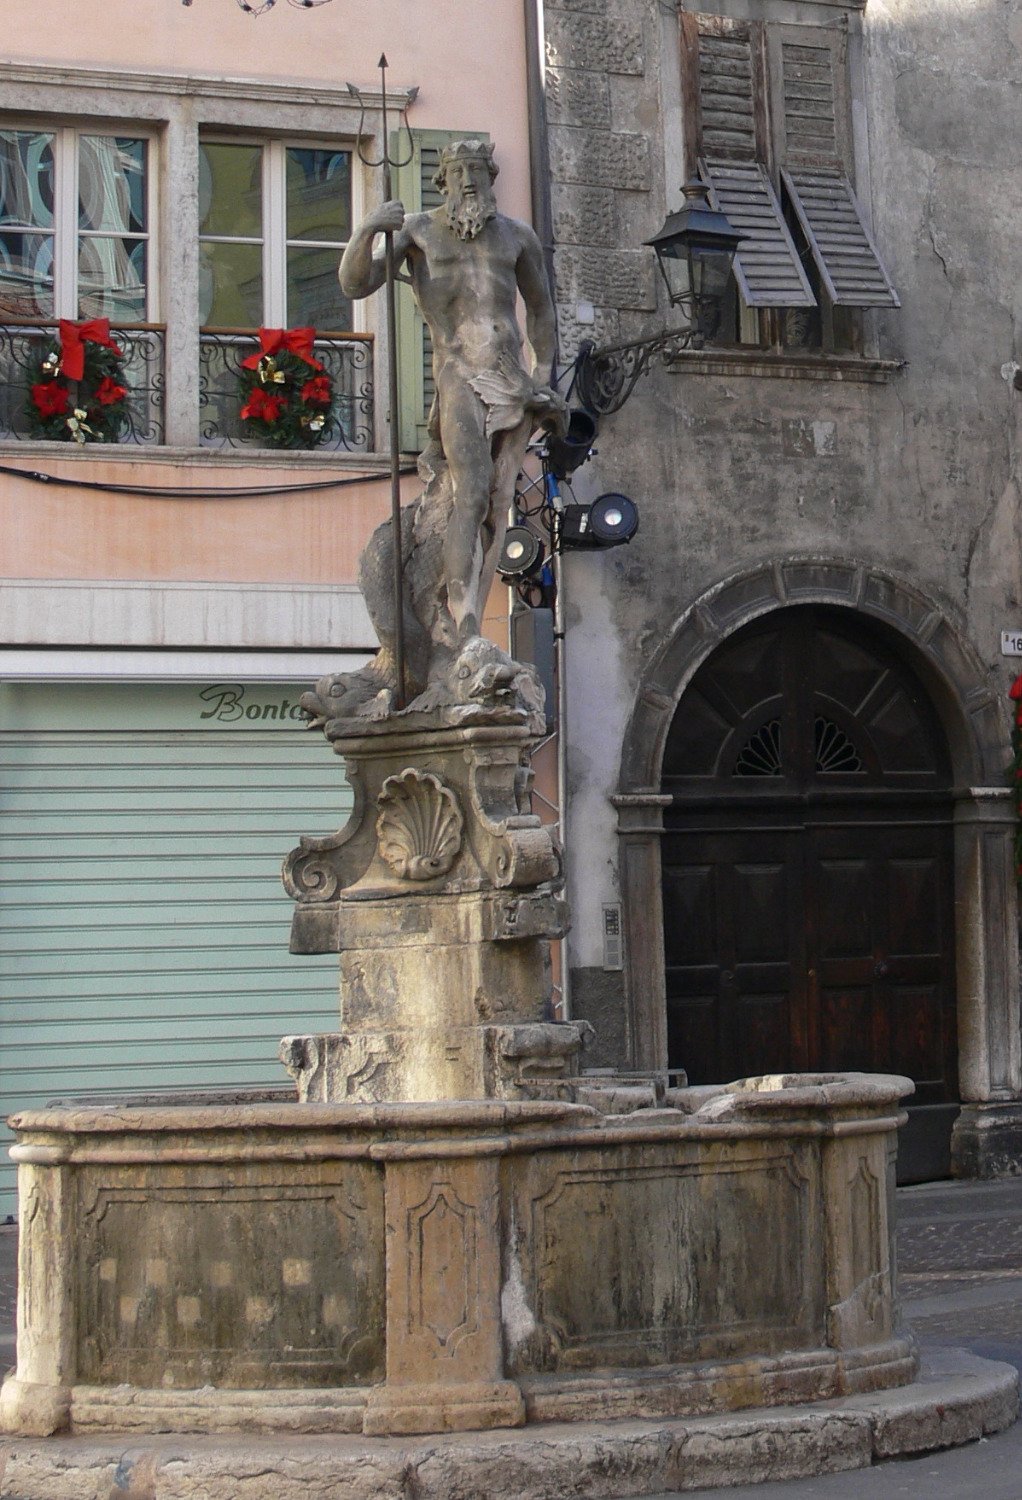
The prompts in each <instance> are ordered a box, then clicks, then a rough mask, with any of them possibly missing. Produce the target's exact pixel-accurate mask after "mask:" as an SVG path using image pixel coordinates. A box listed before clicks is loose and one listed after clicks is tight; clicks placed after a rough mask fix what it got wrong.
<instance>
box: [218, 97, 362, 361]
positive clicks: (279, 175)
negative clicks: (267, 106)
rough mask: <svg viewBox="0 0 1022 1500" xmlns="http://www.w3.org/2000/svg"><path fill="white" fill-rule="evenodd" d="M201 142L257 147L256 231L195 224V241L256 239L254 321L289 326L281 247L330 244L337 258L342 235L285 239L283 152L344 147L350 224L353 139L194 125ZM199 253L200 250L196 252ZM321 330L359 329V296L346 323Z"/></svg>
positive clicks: (355, 210)
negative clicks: (258, 311) (258, 280)
mask: <svg viewBox="0 0 1022 1500" xmlns="http://www.w3.org/2000/svg"><path fill="white" fill-rule="evenodd" d="M204 146H257V147H259V148H260V149H261V151H262V237H261V238H257V237H256V236H253V235H221V234H204V233H203V232H202V229H201V224H200V227H199V235H198V243H199V245H200V246H201V245H203V244H228V245H232V244H233V245H261V246H262V278H263V319H262V322H261V323H260V324H258V325H256V326H257V327H263V328H286V327H290V326H292V322H291V321H289V319H288V315H287V252H288V250H289V249H290V248H291V246H292V245H303V246H307V247H308V248H310V249H317V248H318V249H330V250H336V251H337V252H338V264H339V263H340V257H341V255H342V254H343V253H344V250H345V247H346V245H347V243H348V241H346V240H345V241H336V242H335V241H333V240H289V239H288V237H287V153H288V151H289V150H310V151H336V152H342V151H343V152H345V153H346V154H347V155H348V156H349V157H350V159H351V170H350V173H349V181H350V183H351V200H350V207H351V226H352V230H354V228H355V226H356V225H357V224H358V223H359V222H360V221H361V218H362V207H363V205H362V197H363V177H364V174H363V173H362V172H361V171H360V170H359V158H358V150H357V147H356V145H355V143H354V142H351V143H348V142H347V141H343V140H339V139H337V138H336V137H335V138H334V139H329V138H327V137H325V136H318V137H312V136H291V135H288V134H275V135H269V134H267V135H252V134H244V133H240V132H224V131H222V130H210V129H203V128H201V127H200V129H199V131H198V149H199V154H200V161H201V153H202V149H203V147H204ZM200 253H201V252H200ZM217 328H218V325H217V324H214V323H202V322H200V323H199V331H200V333H207V332H215V331H217ZM317 331H318V332H319V333H322V334H324V335H325V336H326V335H331V334H342V333H365V332H366V331H367V329H366V316H365V304H364V303H363V302H353V303H352V320H351V327H350V328H321V329H318V330H317Z"/></svg>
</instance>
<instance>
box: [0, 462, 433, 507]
mask: <svg viewBox="0 0 1022 1500" xmlns="http://www.w3.org/2000/svg"><path fill="white" fill-rule="evenodd" d="M415 472H416V469H415V465H414V464H410V465H408V466H406V467H402V468H400V469H398V473H399V474H414V473H415ZM0 474H10V475H13V476H14V478H16V479H30V480H32V481H33V483H35V484H59V485H63V486H64V488H65V489H72V490H99V491H100V492H101V493H103V494H111V495H141V496H143V497H145V498H147V499H151V500H251V499H256V498H258V497H259V496H269V495H298V494H303V493H304V494H307V493H308V492H310V491H313V490H333V489H338V488H340V486H342V485H346V484H375V483H378V482H380V481H382V480H384V479H385V480H387V481H388V482H389V480H390V470H389V469H388V470H387V471H386V473H382V474H349V475H345V476H344V478H343V479H317V480H315V481H313V482H311V483H309V484H284V485H268V484H261V485H257V484H250V485H239V486H237V487H236V488H231V487H230V486H226V487H224V488H221V489H216V490H214V489H199V488H195V489H188V488H186V487H185V486H183V485H182V486H167V487H166V488H162V487H161V486H160V485H154V484H149V485H147V484H101V483H100V481H99V480H98V479H69V478H65V477H63V476H62V475H60V474H47V473H46V471H45V470H44V469H19V468H17V467H16V466H15V465H14V464H0Z"/></svg>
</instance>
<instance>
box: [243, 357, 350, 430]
mask: <svg viewBox="0 0 1022 1500" xmlns="http://www.w3.org/2000/svg"><path fill="white" fill-rule="evenodd" d="M315 341H316V330H315V329H314V328H288V329H285V328H260V330H259V350H258V352H257V353H255V354H250V355H249V356H248V358H247V359H243V360H242V362H241V394H242V398H243V404H242V408H241V420H242V424H243V427H244V429H245V431H246V432H248V433H250V434H251V435H252V436H253V437H255V438H258V440H259V441H260V442H261V443H265V444H267V445H268V446H269V447H271V448H315V446H316V444H317V443H321V442H322V441H323V436H324V434H325V432H326V430H327V423H328V420H329V417H330V409H331V407H332V406H333V401H334V383H333V381H332V380H331V378H330V376H329V375H328V374H327V372H326V370H325V368H324V366H323V365H322V364H321V363H320V362H319V360H318V359H317V358H316V356H315V355H314V354H313V352H312V350H313V345H314V344H315Z"/></svg>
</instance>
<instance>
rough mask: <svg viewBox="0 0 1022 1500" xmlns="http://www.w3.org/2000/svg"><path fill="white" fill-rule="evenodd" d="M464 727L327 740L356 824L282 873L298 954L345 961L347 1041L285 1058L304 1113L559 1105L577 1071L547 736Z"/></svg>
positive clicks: (300, 1047) (579, 1035) (416, 718)
mask: <svg viewBox="0 0 1022 1500" xmlns="http://www.w3.org/2000/svg"><path fill="white" fill-rule="evenodd" d="M468 718H469V722H467V723H465V724H462V725H461V726H457V725H456V726H454V727H451V726H450V725H449V724H445V723H442V722H439V721H438V719H437V717H436V716H429V715H423V714H417V715H406V716H398V717H397V718H392V719H389V720H386V721H384V722H381V723H380V724H379V725H373V724H372V723H368V724H367V723H364V722H361V723H358V724H355V723H350V722H349V723H348V724H346V725H343V726H341V729H343V730H344V731H345V732H340V730H338V731H337V732H336V733H334V734H333V735H332V736H331V737H332V739H333V743H334V748H335V750H336V751H337V752H338V753H339V754H341V755H343V756H344V760H345V765H346V769H347V773H348V778H349V780H350V782H351V784H352V786H353V787H354V789H355V808H354V811H353V813H352V816H351V821H350V822H349V823H348V826H347V827H346V828H344V829H343V830H342V831H341V832H340V833H338V834H336V835H334V836H333V837H331V838H325V839H303V840H302V843H301V846H300V847H299V848H298V849H296V850H295V851H294V852H293V853H292V854H291V855H289V857H288V859H287V860H286V862H285V866H284V883H285V886H286V888H287V890H288V891H289V893H290V894H291V895H292V896H293V897H294V899H295V901H296V902H297V903H298V907H297V910H296V912H295V916H294V923H293V927H292V939H291V947H292V951H293V952H296V953H338V954H339V955H340V1021H341V1026H340V1030H339V1031H338V1032H336V1033H332V1034H329V1035H325V1036H312V1037H285V1038H284V1041H283V1042H282V1044H281V1057H282V1059H283V1061H284V1063H285V1066H286V1067H287V1068H288V1071H289V1072H290V1073H291V1074H292V1076H293V1077H294V1079H295V1081H296V1083H297V1086H298V1094H299V1098H300V1099H301V1100H303V1101H322V1102H341V1101H365V1102H383V1101H397V1100H402V1101H403V1100H407V1101H414V1100H443V1099H514V1098H536V1097H558V1096H559V1095H561V1094H563V1086H564V1081H565V1080H566V1079H567V1078H570V1077H571V1076H573V1075H575V1074H577V1072H578V1060H579V1053H580V1050H581V1046H582V1041H583V1035H584V1032H585V1031H586V1030H587V1028H586V1027H585V1026H584V1025H558V1024H554V1023H552V1022H551V1019H550V1004H551V974H550V940H551V939H552V938H557V937H560V936H562V935H563V933H564V932H565V931H566V930H567V925H568V915H567V908H566V906H565V903H564V900H563V897H562V895H561V857H560V849H559V847H558V845H557V842H556V840H555V838H554V836H553V833H552V831H551V829H549V828H547V827H544V826H543V825H542V824H541V823H540V820H539V818H538V817H537V816H536V815H535V814H534V813H533V812H532V810H531V802H530V787H531V783H532V772H531V769H530V766H529V755H530V752H531V750H532V747H533V745H534V743H535V736H534V734H533V733H532V732H531V731H530V730H529V729H528V728H527V727H526V726H525V725H523V724H522V723H520V722H517V721H516V719H515V717H514V716H511V717H510V718H509V720H508V721H507V722H498V723H492V722H489V720H490V719H492V718H493V712H492V711H490V712H488V713H482V714H478V715H475V716H473V715H472V714H471V713H470V714H469V715H468ZM480 718H481V719H482V720H483V722H479V721H478V720H479V719H480ZM356 729H357V730H358V732H357V733H356V732H349V731H354V730H356Z"/></svg>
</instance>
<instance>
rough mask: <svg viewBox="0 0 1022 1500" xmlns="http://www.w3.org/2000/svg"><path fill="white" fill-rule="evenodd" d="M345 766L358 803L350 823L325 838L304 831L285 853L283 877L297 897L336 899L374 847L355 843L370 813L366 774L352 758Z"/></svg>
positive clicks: (318, 900)
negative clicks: (294, 846)
mask: <svg viewBox="0 0 1022 1500" xmlns="http://www.w3.org/2000/svg"><path fill="white" fill-rule="evenodd" d="M345 770H346V772H347V775H348V781H349V783H350V785H351V789H352V792H353V793H354V806H353V807H352V810H351V816H350V817H349V819H348V821H347V823H345V825H344V827H343V828H341V829H339V830H338V832H337V833H331V834H328V835H327V836H326V837H325V838H314V837H311V836H306V835H303V836H302V838H301V841H300V842H299V845H298V848H297V849H292V850H291V852H290V854H288V855H286V856H285V859H284V863H283V866H282V867H281V872H280V878H281V880H282V881H283V882H284V889H285V891H287V893H288V895H289V896H290V897H291V898H292V900H294V901H303V902H304V901H312V902H322V901H332V900H333V899H334V898H335V896H336V895H337V893H338V892H339V891H341V890H343V889H344V888H345V887H346V886H349V885H351V884H353V883H354V881H356V880H357V879H358V877H359V875H361V873H362V871H363V869H364V868H365V865H366V864H367V863H368V859H369V857H371V849H370V850H368V851H363V850H360V849H359V848H358V847H357V846H356V843H355V840H356V835H357V834H358V833H359V832H360V830H361V829H362V826H363V823H364V821H365V814H366V794H365V786H364V784H363V781H362V775H361V772H360V769H359V767H358V766H357V765H356V764H355V763H353V762H352V761H350V760H348V761H346V762H345ZM370 811H371V804H370ZM358 842H363V843H364V840H362V841H358Z"/></svg>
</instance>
